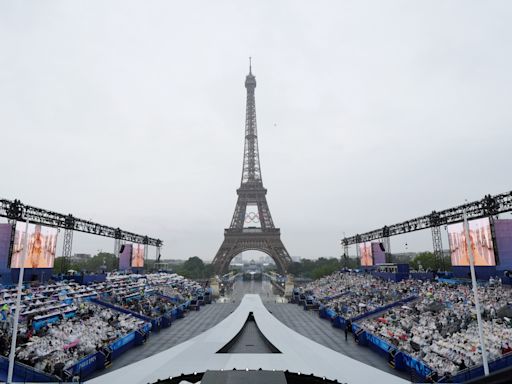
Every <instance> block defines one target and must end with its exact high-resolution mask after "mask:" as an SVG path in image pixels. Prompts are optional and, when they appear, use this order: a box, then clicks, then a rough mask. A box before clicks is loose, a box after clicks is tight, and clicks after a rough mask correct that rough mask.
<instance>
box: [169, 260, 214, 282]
mask: <svg viewBox="0 0 512 384" xmlns="http://www.w3.org/2000/svg"><path fill="white" fill-rule="evenodd" d="M176 273H179V274H180V275H183V276H185V277H188V278H190V279H205V278H209V277H211V276H213V274H214V270H213V265H211V264H204V263H203V260H201V259H200V258H199V257H197V256H193V257H190V258H189V259H188V260H187V261H185V262H184V263H183V264H182V265H179V266H177V267H176Z"/></svg>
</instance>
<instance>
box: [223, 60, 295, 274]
mask: <svg viewBox="0 0 512 384" xmlns="http://www.w3.org/2000/svg"><path fill="white" fill-rule="evenodd" d="M245 88H246V89H247V103H246V110H245V144H244V158H243V165H242V178H241V182H240V188H238V189H237V190H236V193H237V195H238V199H237V202H236V205H235V212H234V213H233V218H232V219H231V224H230V226H229V228H226V229H225V230H224V241H223V242H222V245H221V246H220V248H219V250H218V252H217V254H216V255H215V258H214V259H213V266H214V268H215V272H216V273H217V274H223V273H226V272H227V270H228V267H229V263H230V262H231V260H232V259H233V258H234V257H235V256H237V255H238V254H240V253H242V252H245V251H249V250H256V251H261V252H264V253H266V254H267V255H269V256H270V257H271V258H272V259H273V260H274V261H275V263H276V266H277V268H278V270H279V271H280V273H283V274H286V271H287V268H288V266H289V265H290V263H291V262H292V259H291V257H290V255H289V254H288V251H287V250H286V248H285V246H284V244H283V242H282V241H281V231H280V229H279V228H276V227H275V226H274V222H273V221H272V215H271V214H270V209H269V208H268V204H267V198H266V194H267V190H266V189H265V188H264V187H263V180H262V177H261V166H260V155H259V150H258V131H257V126H256V101H255V97H254V91H255V89H256V77H255V76H254V75H253V74H252V58H251V57H249V74H248V75H247V76H246V77H245Z"/></svg>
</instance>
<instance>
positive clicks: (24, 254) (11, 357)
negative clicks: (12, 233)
mask: <svg viewBox="0 0 512 384" xmlns="http://www.w3.org/2000/svg"><path fill="white" fill-rule="evenodd" d="M27 253H28V219H27V221H26V222H25V244H24V246H23V252H22V254H21V268H20V275H19V278H18V292H17V294H16V307H15V308H14V321H13V325H12V328H13V329H12V339H11V353H10V354H9V372H8V374H7V383H8V384H11V383H12V374H13V372H14V355H15V354H16V337H17V335H18V320H19V317H20V309H21V308H20V307H21V291H22V289H23V275H24V273H25V259H26V258H27Z"/></svg>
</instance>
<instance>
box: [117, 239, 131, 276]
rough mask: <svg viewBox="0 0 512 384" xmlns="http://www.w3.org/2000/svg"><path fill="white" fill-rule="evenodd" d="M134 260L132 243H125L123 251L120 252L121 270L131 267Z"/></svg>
mask: <svg viewBox="0 0 512 384" xmlns="http://www.w3.org/2000/svg"><path fill="white" fill-rule="evenodd" d="M131 260H132V245H131V244H124V249H123V251H122V252H121V253H120V254H119V270H120V271H125V270H127V269H130V267H131Z"/></svg>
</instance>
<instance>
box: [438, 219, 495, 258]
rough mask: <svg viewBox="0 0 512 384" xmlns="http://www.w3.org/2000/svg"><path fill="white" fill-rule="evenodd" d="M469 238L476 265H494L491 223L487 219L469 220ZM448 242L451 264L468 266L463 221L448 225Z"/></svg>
mask: <svg viewBox="0 0 512 384" xmlns="http://www.w3.org/2000/svg"><path fill="white" fill-rule="evenodd" d="M469 238H470V241H471V248H472V249H473V255H474V258H475V265H476V266H493V265H496V260H495V256H494V247H493V244H492V236H491V224H490V222H489V219H487V218H483V219H477V220H471V221H470V222H469ZM448 242H449V244H450V254H451V259H452V265H455V266H468V265H469V253H468V249H467V246H466V233H465V231H464V225H463V223H458V224H452V225H449V226H448Z"/></svg>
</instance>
